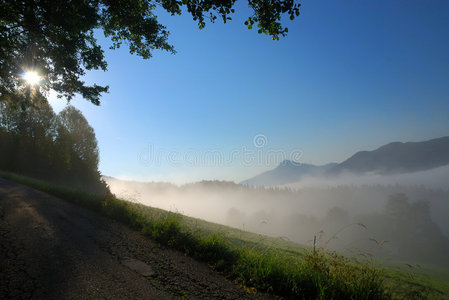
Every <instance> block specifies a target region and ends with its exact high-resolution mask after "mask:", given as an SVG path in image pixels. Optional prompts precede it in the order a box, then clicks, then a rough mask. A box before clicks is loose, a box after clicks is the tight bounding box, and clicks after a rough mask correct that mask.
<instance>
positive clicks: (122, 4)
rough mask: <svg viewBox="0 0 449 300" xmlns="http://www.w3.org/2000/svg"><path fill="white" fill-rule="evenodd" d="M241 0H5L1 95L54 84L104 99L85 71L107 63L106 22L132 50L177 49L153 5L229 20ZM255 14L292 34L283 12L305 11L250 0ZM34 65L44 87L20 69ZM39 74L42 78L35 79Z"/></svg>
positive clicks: (266, 25) (262, 23) (68, 94)
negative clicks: (99, 36)
mask: <svg viewBox="0 0 449 300" xmlns="http://www.w3.org/2000/svg"><path fill="white" fill-rule="evenodd" d="M235 2H236V0H223V1H217V0H201V1H198V0H182V1H181V0H154V1H149V0H58V1H54V0H0V100H4V99H10V100H14V101H16V102H18V101H22V100H23V99H26V100H29V99H31V98H36V97H40V96H42V95H41V93H43V92H45V91H48V90H50V89H52V90H54V91H56V92H57V93H58V95H59V96H60V97H65V98H67V99H68V100H70V99H71V98H72V97H74V95H75V94H80V95H81V96H82V97H84V98H85V99H87V100H89V101H91V102H92V103H94V104H96V105H98V104H99V103H100V96H101V94H102V93H104V92H107V91H108V86H100V85H97V84H93V85H91V86H89V85H87V84H86V83H85V82H83V81H82V79H81V77H82V76H83V75H84V74H85V73H86V71H87V70H92V69H101V70H106V69H107V62H106V60H105V57H104V51H103V49H102V48H101V47H100V46H99V45H98V43H97V40H96V38H95V37H94V30H97V29H100V30H102V31H103V32H104V34H105V35H106V36H107V37H110V39H111V40H112V46H111V48H119V47H120V46H121V44H122V43H126V44H127V45H128V46H129V51H130V52H131V54H133V53H135V54H137V55H139V56H141V57H142V58H144V59H148V58H150V57H151V55H152V52H153V51H154V50H155V49H160V50H165V51H169V52H172V53H174V52H175V50H174V48H173V46H172V45H170V44H169V43H168V41H167V38H168V31H167V30H166V28H165V27H164V26H163V25H161V24H160V23H159V22H158V20H157V18H156V15H155V14H154V10H155V8H156V7H157V6H162V7H163V8H164V9H165V10H166V11H168V12H169V13H171V14H181V12H182V11H183V10H184V11H185V10H187V12H188V13H190V14H191V15H192V17H193V20H195V21H197V22H198V26H199V28H203V27H204V26H205V24H206V23H205V20H206V19H209V20H210V21H212V22H214V21H215V20H216V19H217V18H220V19H222V20H223V21H224V22H226V21H227V20H229V19H231V18H230V15H231V14H232V13H234V9H233V7H234V4H235ZM248 5H249V7H250V8H251V9H252V10H253V14H252V15H251V16H250V17H249V18H248V19H247V21H246V22H245V25H246V26H247V27H248V28H250V29H251V28H252V27H253V26H257V27H258V28H259V29H258V32H259V33H265V34H267V35H270V36H271V37H272V38H273V39H279V36H284V35H285V34H286V33H287V31H288V30H287V28H284V27H283V26H282V25H281V17H282V15H284V14H287V15H288V16H289V17H290V19H294V18H295V16H298V15H299V4H298V3H296V1H295V0H248ZM29 71H34V72H38V74H39V75H40V76H41V78H42V79H41V82H40V83H41V84H40V86H41V88H39V87H38V86H36V87H34V88H33V90H32V91H33V93H30V86H27V85H25V84H24V78H22V76H21V74H23V73H24V72H29ZM36 80H37V79H36Z"/></svg>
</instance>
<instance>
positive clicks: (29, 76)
mask: <svg viewBox="0 0 449 300" xmlns="http://www.w3.org/2000/svg"><path fill="white" fill-rule="evenodd" d="M22 78H23V79H25V81H26V82H27V83H28V84H29V85H36V84H39V81H41V77H40V76H39V74H37V72H36V71H28V72H25V73H23V74H22Z"/></svg>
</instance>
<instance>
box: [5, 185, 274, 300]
mask: <svg viewBox="0 0 449 300" xmlns="http://www.w3.org/2000/svg"><path fill="white" fill-rule="evenodd" d="M5 298H14V299H17V298H19V299H20V298H23V299H30V298H34V299H177V298H187V299H267V298H268V296H267V295H250V294H247V293H246V292H245V291H244V290H243V289H242V288H241V287H239V286H237V285H236V284H234V283H232V282H230V281H228V280H226V279H225V278H224V277H223V276H221V275H219V274H217V273H215V272H213V271H212V270H211V269H210V268H209V267H208V266H206V265H205V264H202V263H199V262H197V261H195V260H193V259H191V258H190V257H187V256H185V255H183V254H182V253H179V252H176V251H172V250H167V249H163V248H160V247H159V246H158V245H157V244H156V243H154V242H152V241H151V240H149V239H148V238H146V237H144V236H142V235H141V234H139V233H138V232H135V231H132V230H130V229H129V228H127V227H126V226H123V225H122V224H119V223H117V222H115V221H112V220H110V219H107V218H104V217H102V216H99V215H98V214H96V213H94V212H91V211H89V210H86V209H83V208H80V207H78V206H75V205H72V204H70V203H67V202H65V201H63V200H60V199H57V198H55V197H52V196H49V195H47V194H45V193H42V192H39V191H36V190H34V189H31V188H29V187H25V186H23V185H19V184H16V183H13V182H9V181H6V180H3V179H0V299H5Z"/></svg>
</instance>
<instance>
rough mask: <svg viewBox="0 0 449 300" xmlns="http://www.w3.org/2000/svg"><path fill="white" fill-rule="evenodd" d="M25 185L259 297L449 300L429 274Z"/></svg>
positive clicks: (25, 180)
mask: <svg viewBox="0 0 449 300" xmlns="http://www.w3.org/2000/svg"><path fill="white" fill-rule="evenodd" d="M0 177H3V178H5V179H9V180H13V181H16V182H20V183H22V184H25V185H28V186H31V187H34V188H36V189H39V190H41V191H44V192H47V193H49V194H52V195H54V196H57V197H59V198H62V199H65V200H67V201H70V202H72V203H75V204H77V205H80V206H83V207H86V208H89V209H91V210H94V211H96V212H98V213H101V214H103V215H106V216H108V217H111V218H113V219H115V220H118V221H120V222H122V223H124V224H127V225H128V226H130V227H132V228H133V229H135V230H139V231H141V232H142V233H143V234H145V235H146V236H148V237H150V238H152V239H154V240H155V241H157V242H158V243H159V244H160V245H163V246H166V247H170V248H173V249H177V250H179V251H182V252H184V253H187V254H188V255H190V256H192V257H194V258H196V259H198V260H201V261H204V262H206V263H208V264H209V265H210V266H211V267H212V268H214V269H215V270H217V271H219V272H222V273H223V274H224V275H226V276H227V277H229V278H230V279H233V280H236V281H237V282H239V283H240V284H241V285H243V286H244V287H246V288H247V290H248V291H249V292H251V291H254V290H256V289H257V290H259V291H263V292H268V293H272V294H274V295H277V296H282V297H284V298H287V299H426V298H429V299H445V298H446V299H447V295H448V293H449V288H448V287H449V285H448V284H447V281H444V280H442V279H441V280H440V279H438V280H434V279H431V278H428V277H426V276H425V274H420V273H418V275H414V276H415V277H411V276H410V272H403V271H401V270H395V269H394V268H393V267H391V266H390V267H387V268H381V267H380V265H379V264H378V263H375V262H373V261H364V262H356V261H355V260H353V259H349V258H347V257H344V256H341V255H339V254H337V253H335V252H330V251H327V250H325V249H322V248H319V249H314V248H310V247H305V246H301V245H298V244H295V243H291V242H289V241H286V240H284V239H279V238H278V239H275V238H269V237H266V236H262V235H258V234H253V233H249V232H244V231H241V230H238V229H233V228H230V227H226V226H222V225H218V224H214V223H210V222H206V221H203V220H199V219H195V218H190V217H186V216H183V215H180V214H177V213H173V212H167V211H164V210H161V209H157V208H152V207H148V206H144V205H141V204H137V203H131V202H128V201H124V200H120V199H117V198H116V197H114V196H113V195H106V196H94V195H90V194H87V193H83V192H80V191H75V190H71V189H68V188H64V187H61V186H57V185H53V184H49V183H46V182H43V181H39V180H35V179H31V178H28V177H23V176H19V175H15V174H11V173H5V172H0Z"/></svg>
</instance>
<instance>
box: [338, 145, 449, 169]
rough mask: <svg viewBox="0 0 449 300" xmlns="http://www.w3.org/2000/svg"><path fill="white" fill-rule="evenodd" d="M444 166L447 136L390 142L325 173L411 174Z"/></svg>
mask: <svg viewBox="0 0 449 300" xmlns="http://www.w3.org/2000/svg"><path fill="white" fill-rule="evenodd" d="M448 164H449V137H442V138H437V139H433V140H428V141H424V142H408V143H400V142H394V143H390V144H387V145H384V146H382V147H380V148H378V149H376V150H373V151H360V152H357V153H356V154H354V155H353V156H351V157H350V158H348V159H347V160H345V161H344V162H342V163H341V164H339V165H337V166H335V167H334V168H332V170H330V171H329V174H338V173H341V172H351V173H377V174H382V175H386V174H399V173H412V172H417V171H424V170H428V169H432V168H436V167H441V166H444V165H448Z"/></svg>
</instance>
